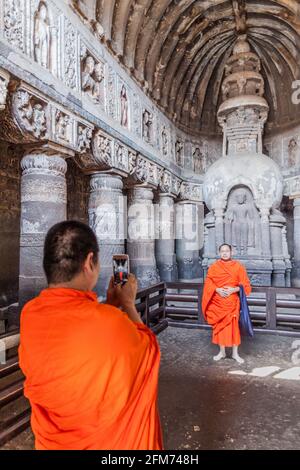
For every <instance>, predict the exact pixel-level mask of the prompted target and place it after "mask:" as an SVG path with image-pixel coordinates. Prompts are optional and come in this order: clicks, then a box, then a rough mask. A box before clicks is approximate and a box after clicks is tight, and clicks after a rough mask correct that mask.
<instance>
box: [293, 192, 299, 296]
mask: <svg viewBox="0 0 300 470" xmlns="http://www.w3.org/2000/svg"><path fill="white" fill-rule="evenodd" d="M292 286H293V287H300V197H297V198H295V199H294V259H293V269H292Z"/></svg>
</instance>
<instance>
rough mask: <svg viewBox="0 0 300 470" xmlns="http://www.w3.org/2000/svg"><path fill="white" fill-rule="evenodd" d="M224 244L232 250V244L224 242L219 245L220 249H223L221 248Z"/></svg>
mask: <svg viewBox="0 0 300 470" xmlns="http://www.w3.org/2000/svg"><path fill="white" fill-rule="evenodd" d="M223 246H227V247H228V248H229V250H230V251H232V246H231V245H229V243H222V245H220V246H219V251H221V248H222V247H223Z"/></svg>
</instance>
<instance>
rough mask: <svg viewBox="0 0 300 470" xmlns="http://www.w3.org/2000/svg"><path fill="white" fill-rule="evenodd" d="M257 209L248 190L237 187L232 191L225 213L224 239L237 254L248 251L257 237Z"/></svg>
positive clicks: (254, 243)
mask: <svg viewBox="0 0 300 470" xmlns="http://www.w3.org/2000/svg"><path fill="white" fill-rule="evenodd" d="M258 219H259V215H258V211H257V209H256V207H255V204H254V200H253V196H252V194H251V192H250V191H249V190H246V189H244V188H238V189H235V190H233V191H232V193H231V195H230V196H229V199H228V207H227V211H226V213H225V218H224V223H225V240H226V241H227V242H228V243H229V244H231V245H233V246H234V247H235V249H236V252H237V254H238V255H241V256H242V255H245V254H247V253H248V249H249V248H250V247H252V248H254V247H255V245H256V240H257V239H258V226H257V220H258Z"/></svg>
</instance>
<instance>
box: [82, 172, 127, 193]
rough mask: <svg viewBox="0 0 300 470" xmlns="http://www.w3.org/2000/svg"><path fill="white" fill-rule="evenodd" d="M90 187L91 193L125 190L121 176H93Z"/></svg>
mask: <svg viewBox="0 0 300 470" xmlns="http://www.w3.org/2000/svg"><path fill="white" fill-rule="evenodd" d="M90 187H91V191H102V190H109V191H113V190H118V191H121V190H122V189H123V181H122V178H121V177H120V176H116V175H106V174H101V173H100V174H97V173H96V174H94V175H92V176H91V180H90Z"/></svg>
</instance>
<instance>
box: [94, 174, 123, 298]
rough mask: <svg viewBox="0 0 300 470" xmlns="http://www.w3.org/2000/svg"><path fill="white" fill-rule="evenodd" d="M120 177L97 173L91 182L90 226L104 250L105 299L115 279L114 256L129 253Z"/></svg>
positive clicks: (100, 291)
mask: <svg viewBox="0 0 300 470" xmlns="http://www.w3.org/2000/svg"><path fill="white" fill-rule="evenodd" d="M122 189H123V181H122V177H121V176H119V175H113V174H107V173H95V174H93V175H92V176H91V181H90V199H89V224H90V227H91V228H92V229H93V230H94V232H95V234H96V236H97V240H98V243H99V248H100V277H99V280H98V283H97V287H96V289H97V293H98V295H99V296H100V297H103V298H104V297H105V295H106V289H107V286H108V283H109V280H110V277H111V276H112V256H113V255H118V254H123V253H125V248H124V239H125V224H124V218H125V211H126V204H125V197H124V196H123V193H122Z"/></svg>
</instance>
